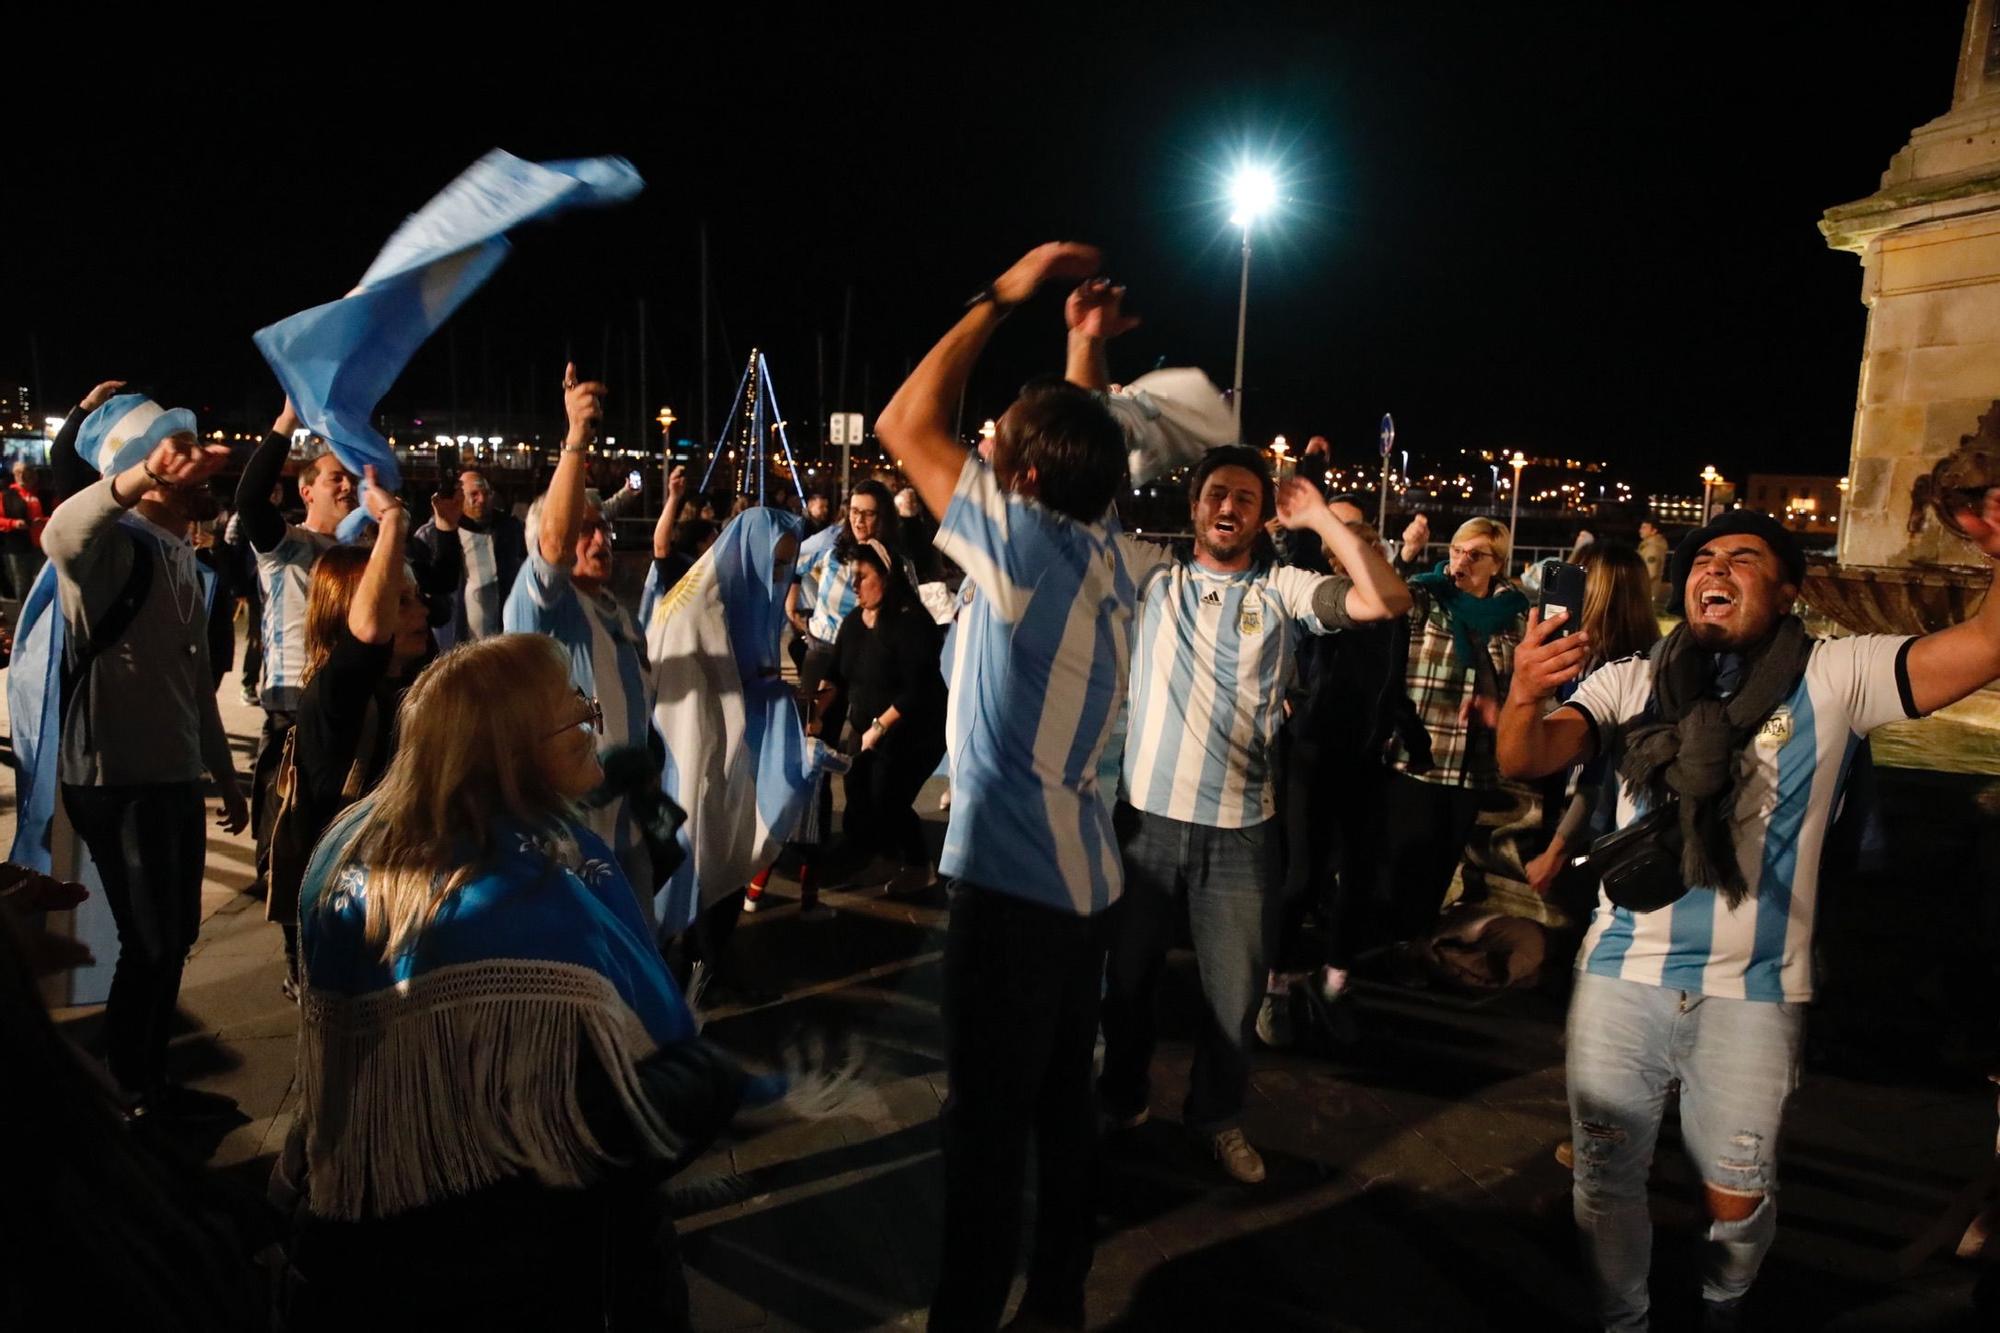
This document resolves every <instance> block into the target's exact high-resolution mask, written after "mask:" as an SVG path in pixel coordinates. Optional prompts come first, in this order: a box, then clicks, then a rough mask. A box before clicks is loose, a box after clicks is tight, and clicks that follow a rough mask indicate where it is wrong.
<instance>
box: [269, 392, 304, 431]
mask: <svg viewBox="0 0 2000 1333" xmlns="http://www.w3.org/2000/svg"><path fill="white" fill-rule="evenodd" d="M298 428H299V409H298V408H296V407H293V406H292V400H291V399H290V398H289V397H287V398H286V399H285V410H284V411H282V412H280V413H278V419H277V420H276V421H273V422H272V423H271V434H273V435H290V434H291V433H292V432H293V431H295V430H297V429H298Z"/></svg>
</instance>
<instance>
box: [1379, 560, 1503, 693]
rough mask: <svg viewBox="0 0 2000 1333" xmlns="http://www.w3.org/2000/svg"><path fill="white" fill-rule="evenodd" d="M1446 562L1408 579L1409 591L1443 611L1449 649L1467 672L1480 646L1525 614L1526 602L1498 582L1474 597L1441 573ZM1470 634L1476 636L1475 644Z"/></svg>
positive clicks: (1447, 565)
mask: <svg viewBox="0 0 2000 1333" xmlns="http://www.w3.org/2000/svg"><path fill="white" fill-rule="evenodd" d="M1450 563H1451V562H1450V561H1448V560H1440V561H1438V563H1437V568H1436V569H1433V570H1431V571H1430V572H1429V573H1427V574H1417V575H1414V576H1413V577H1411V578H1410V580H1409V585H1410V590H1411V591H1412V592H1415V591H1418V590H1419V589H1421V590H1422V591H1423V592H1424V593H1426V594H1427V595H1428V596H1429V597H1430V599H1431V600H1432V601H1434V602H1436V603H1437V604H1438V605H1439V606H1440V607H1443V608H1444V614H1445V619H1446V620H1447V621H1449V622H1450V624H1451V642H1452V648H1453V651H1454V653H1455V654H1456V656H1457V657H1458V664H1459V665H1460V666H1462V667H1464V668H1466V669H1467V670H1476V669H1477V667H1478V664H1479V653H1480V647H1481V646H1482V645H1484V644H1485V642H1486V641H1487V640H1488V639H1490V638H1492V637H1493V636H1494V635H1495V634H1498V633H1500V632H1501V631H1502V630H1508V629H1512V628H1513V627H1514V622H1515V621H1517V620H1519V619H1520V618H1521V617H1522V616H1525V615H1527V614H1528V599H1527V598H1526V597H1523V596H1522V595H1521V594H1520V592H1519V591H1517V590H1516V589H1514V588H1511V587H1509V586H1507V585H1506V584H1504V583H1501V582H1500V580H1498V579H1495V580H1494V581H1493V586H1492V587H1490V588H1488V589H1487V590H1486V595H1485V596H1484V597H1474V596H1472V595H1471V594H1470V593H1467V592H1465V591H1464V590H1462V589H1461V588H1460V587H1459V586H1458V585H1457V584H1456V583H1454V582H1452V578H1451V575H1450V574H1448V573H1446V572H1445V571H1446V570H1447V569H1448V568H1449V567H1450ZM1474 635H1477V636H1478V638H1477V640H1476V641H1475V639H1474V638H1473V636H1474Z"/></svg>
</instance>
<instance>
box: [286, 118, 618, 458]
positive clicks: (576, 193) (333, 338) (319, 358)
mask: <svg viewBox="0 0 2000 1333" xmlns="http://www.w3.org/2000/svg"><path fill="white" fill-rule="evenodd" d="M644 186H645V182H643V181H641V180H640V179H639V173H638V172H637V171H635V170H633V168H632V164H631V163H629V162H627V161H626V160H625V159H624V158H621V157H588V158H579V159H574V160H569V161H561V162H524V161H522V160H521V159H520V158H518V157H515V156H514V155H513V154H511V153H506V152H502V151H501V150H500V149H498V148H496V149H494V150H493V151H492V152H490V153H488V154H487V155H486V156H485V157H482V158H480V159H479V160H478V161H477V162H475V163H473V164H472V165H471V166H470V167H468V168H466V170H465V171H464V173H463V174H461V175H460V176H459V177H458V179H457V180H455V181H453V182H452V183H451V184H449V185H447V186H445V188H444V189H443V190H442V191H440V192H439V193H438V195H437V197H436V198H434V199H432V200H431V201H430V202H429V203H427V204H425V205H424V206H423V207H422V208H421V209H419V210H418V211H417V212H415V213H413V214H411V215H410V217H409V218H408V219H406V220H405V221H404V223H403V225H402V226H400V227H398V228H397V229H396V231H395V234H394V235H392V236H390V237H389V241H388V244H386V245H384V246H383V247H382V253H381V254H379V255H377V256H376V257H375V262H374V263H373V264H371V265H370V266H369V268H368V272H367V273H365V274H363V275H362V278H361V284H360V285H359V286H358V287H356V288H355V289H354V290H353V291H351V292H349V293H348V294H347V295H346V296H343V297H341V298H340V299H339V300H338V301H329V302H327V303H326V304H325V305H317V306H314V307H313V308H312V309H310V310H302V311H300V312H299V313H298V314H296V315H293V316H291V317H290V318H289V319H281V320H279V321H278V322H277V323H276V324H272V325H269V326H268V327H265V328H262V329H259V330H258V331H257V333H256V342H257V350H258V351H260V352H262V353H263V354H264V360H266V361H267V362H269V363H270V366H271V370H272V371H273V373H275V374H276V375H277V377H278V382H279V383H280V384H282V385H283V386H284V388H285V392H286V393H287V394H288V395H290V396H291V400H292V406H293V407H295V408H296V409H297V410H298V414H299V420H300V421H302V422H304V423H305V426H306V429H308V430H310V431H312V432H313V434H315V435H318V436H320V437H321V438H323V439H324V440H326V441H327V442H328V443H329V444H330V445H332V446H333V451H334V453H336V454H338V455H339V456H340V461H341V462H342V463H343V464H345V465H346V467H347V469H348V470H349V471H351V472H353V473H354V474H355V475H356V476H359V475H361V472H362V469H363V468H364V467H367V466H369V465H371V464H372V465H373V466H374V468H375V470H376V471H377V473H379V474H380V476H381V478H382V481H383V484H384V485H386V486H388V487H389V488H390V489H392V490H393V489H394V488H396V487H397V486H400V485H401V484H402V473H401V470H400V469H399V468H398V467H397V465H396V455H395V453H394V451H392V450H391V449H390V448H389V442H388V441H387V440H385V439H383V438H382V436H381V433H380V432H378V431H377V430H376V429H375V427H374V426H373V425H372V424H371V419H372V418H373V416H374V414H375V405H376V404H377V403H379V402H381V401H382V396H383V395H384V394H385V393H387V392H388V391H389V386H390V385H392V384H394V383H395V382H396V377H397V376H399V375H401V374H402V373H403V367H405V366H407V365H408V364H409V363H410V358H411V357H412V356H414V355H415V354H416V351H417V348H419V347H421V346H422V345H423V343H424V340H425V339H426V338H428V337H430V336H431V334H433V333H435V332H436V331H437V330H438V328H439V327H440V326H441V325H442V324H443V323H444V322H445V321H446V320H447V319H449V318H451V314H452V312H453V311H455V310H457V309H458V307H459V306H460V305H462V304H463V303H464V301H465V298H466V297H468V296H470V295H472V293H473V292H475V291H477V290H478V289H479V285H480V284H481V283H483V282H485V281H486V279H487V278H488V277H489V276H490V275H491V274H492V272H493V270H494V269H496V268H498V267H499V266H500V261H501V260H503V259H505V258H506V257H507V241H506V233H507V232H508V231H510V230H511V229H513V228H515V227H518V226H520V225H521V224H522V223H524V222H531V221H534V220H535V219H537V218H543V217H548V216H550V215H551V214H554V213H559V212H561V211H563V210H564V209H568V208H577V207H583V206H587V205H601V204H615V203H620V202H622V201H624V200H626V199H630V198H631V197H632V196H634V195H636V194H638V193H639V191H640V190H641V189H643V188H644Z"/></svg>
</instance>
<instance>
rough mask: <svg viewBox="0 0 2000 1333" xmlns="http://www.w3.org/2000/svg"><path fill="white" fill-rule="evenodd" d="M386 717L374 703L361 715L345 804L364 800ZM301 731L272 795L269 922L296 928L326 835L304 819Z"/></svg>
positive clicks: (285, 755) (281, 759)
mask: <svg viewBox="0 0 2000 1333" xmlns="http://www.w3.org/2000/svg"><path fill="white" fill-rule="evenodd" d="M379 718H380V713H379V712H378V710H377V706H376V702H375V700H374V698H372V697H371V698H370V699H369V700H368V702H367V703H366V704H364V705H363V706H362V710H361V724H360V733H359V734H358V735H357V736H356V737H355V743H354V762H353V763H352V764H351V765H349V766H348V769H347V779H346V781H344V782H343V783H341V786H340V799H341V800H342V801H345V802H347V803H348V804H352V803H353V802H355V801H357V800H359V799H360V798H361V794H362V785H363V784H364V783H366V782H367V780H368V767H369V764H370V763H371V762H372V761H373V760H374V757H375V733H376V730H377V728H378V726H379V720H378V719H379ZM298 742H299V729H298V728H297V727H296V726H294V727H293V728H292V729H291V730H290V731H288V732H286V733H285V745H284V749H283V750H282V751H280V753H279V755H278V774H277V780H276V781H275V782H274V783H273V784H272V790H273V792H274V794H275V795H276V797H277V809H276V810H275V811H274V812H273V814H272V816H271V843H270V848H271V850H270V852H269V853H268V858H267V860H266V869H265V886H266V887H265V892H264V919H265V920H267V921H277V922H280V923H282V924H285V925H293V924H295V923H296V922H297V921H298V919H299V888H300V886H301V885H303V884H304V883H305V878H306V866H307V865H308V864H309V863H310V862H311V861H312V854H313V848H314V847H316V846H318V844H319V838H320V835H321V834H322V833H325V832H326V830H325V829H323V828H307V827H305V819H304V816H302V815H301V814H300V813H299V767H298V757H297V747H298Z"/></svg>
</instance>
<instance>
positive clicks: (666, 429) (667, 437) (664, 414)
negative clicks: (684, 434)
mask: <svg viewBox="0 0 2000 1333" xmlns="http://www.w3.org/2000/svg"><path fill="white" fill-rule="evenodd" d="M653 420H655V421H657V422H659V423H660V446H661V447H662V448H665V447H667V446H668V445H671V444H672V443H673V438H674V422H675V421H677V420H679V418H678V417H676V416H675V415H674V409H673V408H671V407H663V408H661V409H660V414H659V415H658V416H656V417H654V418H653Z"/></svg>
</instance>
